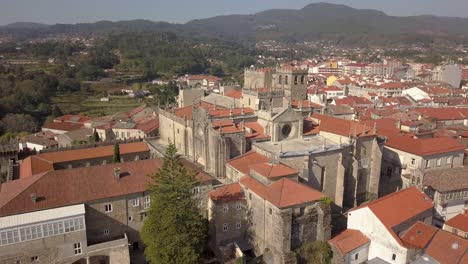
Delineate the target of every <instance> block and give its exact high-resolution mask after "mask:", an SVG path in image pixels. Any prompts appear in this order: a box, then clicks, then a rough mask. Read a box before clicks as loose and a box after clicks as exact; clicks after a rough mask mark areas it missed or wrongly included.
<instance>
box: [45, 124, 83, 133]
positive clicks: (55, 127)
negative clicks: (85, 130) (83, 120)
mask: <svg viewBox="0 0 468 264" xmlns="http://www.w3.org/2000/svg"><path fill="white" fill-rule="evenodd" d="M82 127H83V125H82V124H79V123H69V122H52V123H48V124H44V125H43V126H42V128H46V129H53V130H60V131H67V132H69V131H75V130H79V129H81V128H82Z"/></svg>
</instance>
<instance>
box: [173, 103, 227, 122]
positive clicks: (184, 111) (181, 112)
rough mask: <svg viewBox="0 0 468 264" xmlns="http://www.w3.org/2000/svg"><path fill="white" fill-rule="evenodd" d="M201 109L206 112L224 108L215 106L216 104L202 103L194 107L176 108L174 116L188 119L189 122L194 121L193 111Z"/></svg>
mask: <svg viewBox="0 0 468 264" xmlns="http://www.w3.org/2000/svg"><path fill="white" fill-rule="evenodd" d="M198 107H201V108H203V109H205V110H208V111H209V110H212V109H215V108H216V109H218V108H223V107H221V106H215V105H214V104H210V103H206V102H201V103H198V104H194V105H193V106H192V105H190V106H186V107H180V108H176V109H175V110H174V114H175V115H176V116H178V117H180V118H184V117H185V118H187V120H192V114H193V109H194V108H198Z"/></svg>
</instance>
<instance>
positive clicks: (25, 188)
mask: <svg viewBox="0 0 468 264" xmlns="http://www.w3.org/2000/svg"><path fill="white" fill-rule="evenodd" d="M162 163H163V160H162V159H149V160H139V161H132V162H124V163H118V164H108V165H102V166H91V167H82V168H76V169H68V170H57V171H49V172H45V173H41V174H36V175H33V176H31V177H28V178H24V179H19V180H15V181H11V182H6V183H3V184H1V185H0V216H5V215H11V214H17V213H23V212H30V211H36V210H43V209H48V208H55V207H61V206H67V205H73V204H79V203H85V202H89V201H94V200H99V199H105V198H112V197H117V196H122V195H126V194H132V193H140V192H145V191H146V190H148V183H149V182H150V181H151V178H149V177H148V176H149V175H152V174H154V173H155V172H157V170H158V169H159V168H160V167H161V166H162ZM182 164H184V166H185V167H187V168H188V169H190V170H193V171H198V174H197V176H196V178H197V179H198V180H199V181H201V182H206V181H208V180H212V178H211V177H210V176H208V175H207V174H206V173H204V172H202V171H199V170H197V169H196V167H195V166H193V165H191V163H189V162H188V161H185V160H182ZM115 168H120V175H121V177H120V178H119V179H116V178H115V176H114V169H115ZM32 194H35V195H36V196H37V197H38V200H37V202H33V201H31V195H32Z"/></svg>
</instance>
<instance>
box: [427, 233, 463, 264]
mask: <svg viewBox="0 0 468 264" xmlns="http://www.w3.org/2000/svg"><path fill="white" fill-rule="evenodd" d="M426 254H428V255H429V256H431V257H432V258H434V259H435V260H437V261H438V262H439V263H440V264H454V263H457V264H465V263H466V262H460V261H461V260H462V259H463V260H466V259H467V257H466V256H467V255H468V240H465V239H463V238H460V237H458V236H456V235H453V234H451V233H449V232H446V231H443V230H439V231H438V232H437V234H436V235H435V236H434V238H433V239H432V241H431V243H430V244H429V246H428V248H427V249H426Z"/></svg>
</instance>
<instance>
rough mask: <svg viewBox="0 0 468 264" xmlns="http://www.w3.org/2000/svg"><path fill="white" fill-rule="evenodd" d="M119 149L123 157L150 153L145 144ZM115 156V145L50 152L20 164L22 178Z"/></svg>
mask: <svg viewBox="0 0 468 264" xmlns="http://www.w3.org/2000/svg"><path fill="white" fill-rule="evenodd" d="M119 148H120V154H121V155H125V154H130V153H139V152H147V151H149V147H148V145H146V143H144V142H134V143H125V144H120V145H119ZM113 154H114V145H109V146H101V147H95V148H84V149H74V150H65V151H57V152H48V153H41V154H37V155H34V156H29V157H28V158H26V159H24V160H23V162H21V164H20V178H23V177H28V176H31V175H33V174H37V173H41V172H45V171H50V170H54V163H61V162H69V161H74V160H88V159H97V158H104V157H112V156H113Z"/></svg>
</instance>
